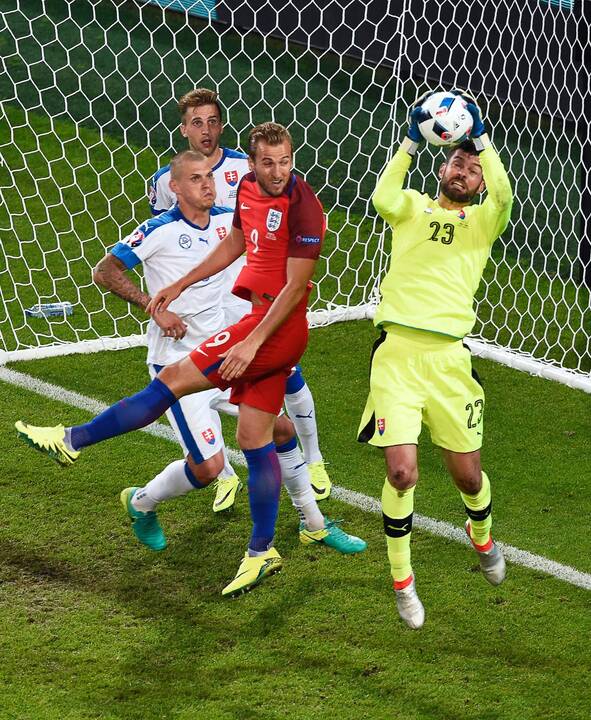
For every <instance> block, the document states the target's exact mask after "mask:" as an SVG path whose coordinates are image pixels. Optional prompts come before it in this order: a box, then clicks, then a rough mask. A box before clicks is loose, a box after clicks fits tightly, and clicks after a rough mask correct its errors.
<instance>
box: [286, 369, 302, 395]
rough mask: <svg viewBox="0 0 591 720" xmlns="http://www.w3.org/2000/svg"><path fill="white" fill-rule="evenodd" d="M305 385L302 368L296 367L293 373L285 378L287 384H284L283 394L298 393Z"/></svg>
mask: <svg viewBox="0 0 591 720" xmlns="http://www.w3.org/2000/svg"><path fill="white" fill-rule="evenodd" d="M305 384H306V381H305V380H304V376H303V375H302V366H301V365H296V366H295V370H294V372H293V373H292V374H291V375H290V376H289V377H288V378H287V382H286V384H285V394H286V395H293V393H297V392H299V391H300V390H301V389H302V388H303V387H304V385H305Z"/></svg>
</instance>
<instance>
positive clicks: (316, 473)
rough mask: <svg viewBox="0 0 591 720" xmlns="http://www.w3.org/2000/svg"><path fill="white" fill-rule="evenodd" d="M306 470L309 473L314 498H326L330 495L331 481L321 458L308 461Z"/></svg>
mask: <svg viewBox="0 0 591 720" xmlns="http://www.w3.org/2000/svg"><path fill="white" fill-rule="evenodd" d="M308 472H309V473H310V484H311V485H312V490H313V491H314V496H315V497H316V500H326V498H327V497H328V496H329V495H330V490H331V488H332V483H331V481H330V478H329V477H328V473H327V472H326V470H325V469H324V463H323V462H322V460H320V461H319V462H314V463H310V464H309V465H308Z"/></svg>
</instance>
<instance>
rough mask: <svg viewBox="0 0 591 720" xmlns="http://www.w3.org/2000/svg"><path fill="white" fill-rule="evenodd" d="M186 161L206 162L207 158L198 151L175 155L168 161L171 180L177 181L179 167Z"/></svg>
mask: <svg viewBox="0 0 591 720" xmlns="http://www.w3.org/2000/svg"><path fill="white" fill-rule="evenodd" d="M187 161H192V162H207V158H206V157H205V155H204V154H203V153H201V152H199V151H198V150H183V151H182V152H180V153H179V154H178V155H175V156H174V157H173V158H172V160H171V161H170V177H171V178H172V179H173V180H178V177H179V173H180V171H181V166H182V165H183V163H185V162H187Z"/></svg>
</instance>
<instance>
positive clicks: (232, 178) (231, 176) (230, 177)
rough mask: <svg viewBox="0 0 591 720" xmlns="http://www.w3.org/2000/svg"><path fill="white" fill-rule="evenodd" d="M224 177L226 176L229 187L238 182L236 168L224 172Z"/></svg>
mask: <svg viewBox="0 0 591 720" xmlns="http://www.w3.org/2000/svg"><path fill="white" fill-rule="evenodd" d="M224 177H225V178H226V182H227V183H228V185H229V186H230V187H234V185H236V184H237V182H238V171H237V170H228V171H227V172H225V173H224Z"/></svg>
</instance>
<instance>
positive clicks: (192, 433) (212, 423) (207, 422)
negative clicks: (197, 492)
mask: <svg viewBox="0 0 591 720" xmlns="http://www.w3.org/2000/svg"><path fill="white" fill-rule="evenodd" d="M161 369H162V368H161V366H159V365H148V370H149V372H150V377H151V378H152V379H154V378H155V377H156V375H157V374H158V372H159V371H160V370H161ZM229 393H230V391H229V390H227V391H224V392H222V391H221V390H218V388H213V389H211V390H204V391H203V392H198V393H192V394H191V395H185V396H184V397H182V398H180V399H179V400H177V401H176V402H175V404H174V405H173V406H172V407H170V408H169V409H168V410H167V411H166V417H167V418H168V421H169V422H170V424H171V426H172V428H173V430H174V432H175V435H176V437H177V440H178V441H179V444H180V446H181V447H182V448H183V451H184V454H185V457H186V456H187V455H191V457H192V458H193V461H194V462H195V463H197V464H199V463H202V462H203V461H204V460H208V459H209V458H210V457H213V456H214V455H215V454H216V453H218V452H219V451H220V450H221V449H222V448H223V447H224V439H223V437H222V428H221V424H220V418H219V415H218V413H217V411H216V410H214V409H213V408H212V404H215V403H216V402H217V403H219V404H220V405H223V403H224V399H225V398H224V396H226V395H227V396H229ZM229 404H230V403H228V405H229ZM220 409H222V408H221V407H220ZM237 411H238V408H236V414H237Z"/></svg>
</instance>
